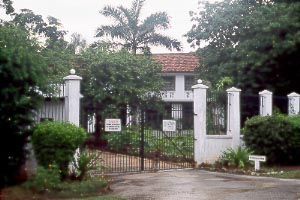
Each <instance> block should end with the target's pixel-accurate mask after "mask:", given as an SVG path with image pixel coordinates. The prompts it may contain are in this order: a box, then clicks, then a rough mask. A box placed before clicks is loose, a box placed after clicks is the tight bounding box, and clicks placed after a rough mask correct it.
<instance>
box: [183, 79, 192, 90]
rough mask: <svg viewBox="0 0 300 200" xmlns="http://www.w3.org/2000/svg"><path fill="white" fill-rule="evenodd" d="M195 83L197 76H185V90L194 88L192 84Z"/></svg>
mask: <svg viewBox="0 0 300 200" xmlns="http://www.w3.org/2000/svg"><path fill="white" fill-rule="evenodd" d="M193 85H195V77H194V76H185V77H184V90H185V91H188V90H192V86H193Z"/></svg>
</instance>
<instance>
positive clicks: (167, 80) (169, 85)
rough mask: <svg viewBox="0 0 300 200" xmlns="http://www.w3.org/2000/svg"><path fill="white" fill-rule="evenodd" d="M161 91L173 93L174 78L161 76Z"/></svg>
mask: <svg viewBox="0 0 300 200" xmlns="http://www.w3.org/2000/svg"><path fill="white" fill-rule="evenodd" d="M162 78H163V80H164V86H163V91H175V76H163V77H162Z"/></svg>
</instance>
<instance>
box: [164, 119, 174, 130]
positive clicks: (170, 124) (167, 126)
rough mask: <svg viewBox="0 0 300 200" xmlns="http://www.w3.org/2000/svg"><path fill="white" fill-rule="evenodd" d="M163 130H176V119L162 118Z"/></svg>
mask: <svg viewBox="0 0 300 200" xmlns="http://www.w3.org/2000/svg"><path fill="white" fill-rule="evenodd" d="M163 131H176V121H175V120H163Z"/></svg>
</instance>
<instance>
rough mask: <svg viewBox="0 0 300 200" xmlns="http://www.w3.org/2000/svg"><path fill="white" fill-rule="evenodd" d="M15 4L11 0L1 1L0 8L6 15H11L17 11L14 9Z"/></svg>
mask: <svg viewBox="0 0 300 200" xmlns="http://www.w3.org/2000/svg"><path fill="white" fill-rule="evenodd" d="M12 4H13V2H12V1H11V0H2V1H0V7H2V8H4V9H5V13H6V14H7V15H8V14H11V13H13V12H14V11H15V9H14V7H13V5H12Z"/></svg>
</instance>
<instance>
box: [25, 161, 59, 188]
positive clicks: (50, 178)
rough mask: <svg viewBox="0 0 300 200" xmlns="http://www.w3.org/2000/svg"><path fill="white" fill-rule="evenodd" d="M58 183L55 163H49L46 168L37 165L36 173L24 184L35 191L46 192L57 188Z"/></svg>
mask: <svg viewBox="0 0 300 200" xmlns="http://www.w3.org/2000/svg"><path fill="white" fill-rule="evenodd" d="M60 183H61V179H60V170H59V169H58V167H57V166H56V165H49V166H48V167H46V168H45V167H42V166H38V167H37V171H36V174H35V175H34V176H33V177H31V178H30V179H29V180H28V181H27V182H25V183H24V186H25V187H27V188H30V189H32V190H35V191H36V192H46V191H49V190H57V189H59V188H60V187H59V184H60Z"/></svg>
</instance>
